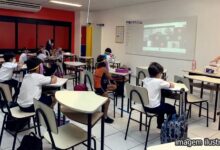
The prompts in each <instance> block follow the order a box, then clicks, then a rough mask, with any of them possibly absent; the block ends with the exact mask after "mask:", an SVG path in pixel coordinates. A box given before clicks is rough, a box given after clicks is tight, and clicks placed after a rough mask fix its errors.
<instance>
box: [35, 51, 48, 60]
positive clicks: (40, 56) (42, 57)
mask: <svg viewBox="0 0 220 150" xmlns="http://www.w3.org/2000/svg"><path fill="white" fill-rule="evenodd" d="M37 58H39V59H40V60H42V61H44V60H45V59H46V58H47V56H46V55H45V54H43V53H40V54H38V55H37Z"/></svg>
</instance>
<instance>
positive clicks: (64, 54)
mask: <svg viewBox="0 0 220 150" xmlns="http://www.w3.org/2000/svg"><path fill="white" fill-rule="evenodd" d="M63 56H76V54H73V53H70V52H65V53H63Z"/></svg>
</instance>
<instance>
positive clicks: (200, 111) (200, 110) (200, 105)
mask: <svg viewBox="0 0 220 150" xmlns="http://www.w3.org/2000/svg"><path fill="white" fill-rule="evenodd" d="M201 114H202V102H200V104H199V117H201Z"/></svg>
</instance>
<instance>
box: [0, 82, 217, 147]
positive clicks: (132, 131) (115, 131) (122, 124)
mask: <svg viewBox="0 0 220 150" xmlns="http://www.w3.org/2000/svg"><path fill="white" fill-rule="evenodd" d="M71 83H72V82H71ZM68 87H70V86H68ZM206 98H209V92H206ZM125 101H126V100H125ZM167 101H168V102H170V103H173V100H167ZM213 103H214V101H213V100H212V101H210V116H212V114H213V110H214V107H213ZM112 105H113V104H112V103H111V104H110V108H109V115H110V116H113V106H112ZM124 106H125V108H126V106H127V105H126V103H125V105H124ZM119 107H120V100H119V101H118V108H119ZM133 116H134V117H135V118H139V114H138V113H134V115H133ZM127 119H128V113H126V112H125V113H124V117H123V118H121V117H120V110H119V109H116V118H115V120H114V123H113V124H105V150H143V149H144V144H145V138H146V131H145V130H144V127H143V129H142V131H139V126H138V124H137V123H136V122H133V121H131V123H130V128H129V132H128V137H127V140H124V136H125V130H126V125H127ZM0 120H1V122H0V126H1V124H2V120H3V114H0ZM77 125H79V126H81V127H82V128H84V129H86V126H84V125H81V124H79V123H77ZM28 132H29V131H28ZM28 132H24V133H21V134H19V135H18V138H17V144H16V146H19V144H20V141H21V139H22V137H23V136H24V135H25V134H28ZM92 132H93V135H94V136H95V137H96V139H97V148H98V149H100V122H99V123H97V125H95V126H94V128H93V129H92ZM188 137H190V138H196V137H200V138H205V137H208V138H220V131H218V119H217V121H216V122H215V123H213V121H212V120H210V121H209V127H208V128H207V127H206V120H205V117H201V118H199V117H198V109H197V108H196V107H193V113H192V118H191V119H189V130H188ZM12 142H13V138H12V136H11V135H9V134H8V133H7V132H4V136H3V141H2V144H1V149H3V150H10V149H11V146H12ZM43 144H44V145H43V147H44V149H46V150H49V149H51V147H50V145H49V144H48V143H47V142H46V141H44V143H43ZM157 144H160V130H158V129H157V128H156V119H153V120H152V125H151V129H150V135H149V142H148V146H152V145H157ZM84 149H86V147H85V146H83V145H79V146H77V147H75V150H84Z"/></svg>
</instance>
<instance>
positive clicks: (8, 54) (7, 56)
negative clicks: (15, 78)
mask: <svg viewBox="0 0 220 150" xmlns="http://www.w3.org/2000/svg"><path fill="white" fill-rule="evenodd" d="M14 57H15V53H13V52H6V53H4V56H3V58H4V60H5V62H9V61H10V59H12V58H14Z"/></svg>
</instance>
